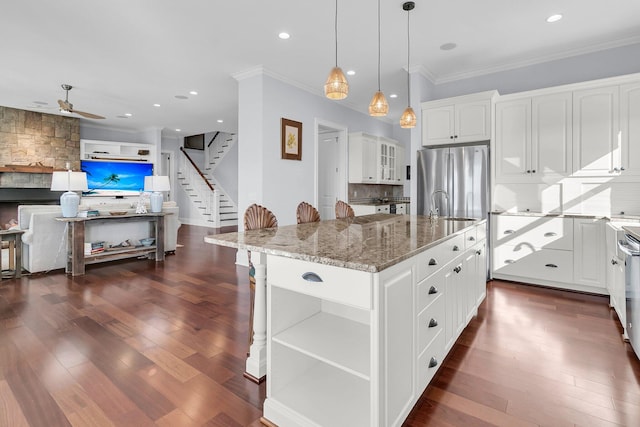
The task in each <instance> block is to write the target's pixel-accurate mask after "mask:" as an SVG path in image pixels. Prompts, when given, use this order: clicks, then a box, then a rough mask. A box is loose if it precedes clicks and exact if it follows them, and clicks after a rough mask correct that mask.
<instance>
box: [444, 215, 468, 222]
mask: <svg viewBox="0 0 640 427" xmlns="http://www.w3.org/2000/svg"><path fill="white" fill-rule="evenodd" d="M442 219H444V220H445V221H476V218H464V217H456V216H443V217H442Z"/></svg>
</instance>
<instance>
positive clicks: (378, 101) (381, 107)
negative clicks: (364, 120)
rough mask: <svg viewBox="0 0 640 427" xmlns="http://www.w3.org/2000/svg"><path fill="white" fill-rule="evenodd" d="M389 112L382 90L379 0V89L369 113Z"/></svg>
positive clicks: (372, 114) (372, 100) (374, 114)
mask: <svg viewBox="0 0 640 427" xmlns="http://www.w3.org/2000/svg"><path fill="white" fill-rule="evenodd" d="M388 112H389V104H388V103H387V98H385V97H384V94H383V93H382V91H381V90H380V0H378V91H377V92H376V93H375V94H373V98H371V103H370V104H369V115H370V116H373V117H382V116H386V115H387V113H388Z"/></svg>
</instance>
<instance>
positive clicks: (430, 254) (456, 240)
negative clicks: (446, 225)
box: [418, 234, 465, 281]
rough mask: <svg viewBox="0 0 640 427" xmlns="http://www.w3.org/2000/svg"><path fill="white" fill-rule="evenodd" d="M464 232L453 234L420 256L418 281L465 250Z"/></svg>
mask: <svg viewBox="0 0 640 427" xmlns="http://www.w3.org/2000/svg"><path fill="white" fill-rule="evenodd" d="M464 247H465V246H464V234H459V235H457V236H453V237H452V238H450V239H449V240H447V241H445V242H442V243H440V244H439V245H438V246H435V247H433V248H430V249H427V250H426V251H424V252H423V253H421V254H420V255H419V256H418V281H420V280H423V279H425V278H426V277H429V276H430V275H432V274H433V273H435V272H436V271H438V270H439V269H440V268H442V266H443V265H445V264H446V263H448V262H449V261H451V260H452V259H454V258H455V257H457V256H458V255H460V254H461V253H462V251H463V250H464Z"/></svg>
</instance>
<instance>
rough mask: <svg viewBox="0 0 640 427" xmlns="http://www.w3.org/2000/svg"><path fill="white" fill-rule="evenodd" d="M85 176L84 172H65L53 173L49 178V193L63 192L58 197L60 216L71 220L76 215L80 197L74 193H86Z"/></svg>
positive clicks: (87, 188)
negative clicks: (60, 209)
mask: <svg viewBox="0 0 640 427" xmlns="http://www.w3.org/2000/svg"><path fill="white" fill-rule="evenodd" d="M87 190H89V187H88V186H87V174H86V173H84V172H73V171H72V170H71V169H69V170H67V171H59V172H53V175H52V176H51V191H65V192H64V193H62V195H61V196H60V207H62V216H63V217H65V218H73V217H75V216H77V215H78V205H80V196H79V195H78V194H77V193H75V191H87Z"/></svg>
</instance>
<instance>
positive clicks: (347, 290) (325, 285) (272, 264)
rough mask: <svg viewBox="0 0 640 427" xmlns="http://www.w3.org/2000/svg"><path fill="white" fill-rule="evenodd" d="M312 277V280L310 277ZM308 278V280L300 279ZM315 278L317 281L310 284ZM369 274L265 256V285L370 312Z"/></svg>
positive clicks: (370, 278)
mask: <svg viewBox="0 0 640 427" xmlns="http://www.w3.org/2000/svg"><path fill="white" fill-rule="evenodd" d="M313 275H315V276H313ZM304 277H308V279H306V280H305V279H304ZM314 277H315V278H316V280H317V279H318V278H319V279H320V280H322V281H321V282H320V281H313V280H314ZM371 281H372V274H371V273H367V272H365V271H356V270H350V269H347V268H340V267H333V266H329V265H320V264H316V263H312V262H308V261H302V260H296V259H291V258H285V257H279V256H274V255H269V256H268V257H267V283H268V284H269V285H273V286H278V287H281V288H285V289H289V290H292V291H294V292H299V293H301V294H305V295H311V296H314V297H318V298H321V299H326V300H330V301H335V302H338V303H342V304H348V305H352V306H355V307H360V308H364V309H370V308H371Z"/></svg>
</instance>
